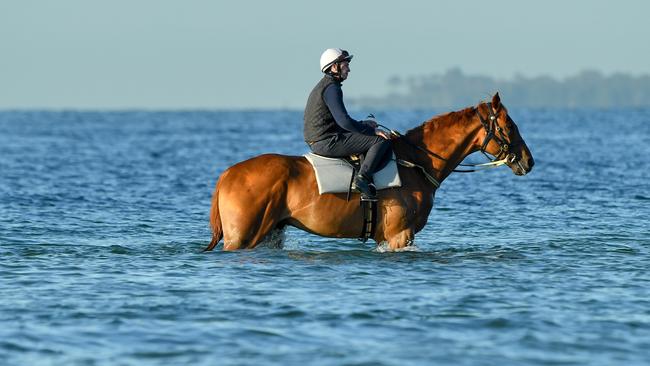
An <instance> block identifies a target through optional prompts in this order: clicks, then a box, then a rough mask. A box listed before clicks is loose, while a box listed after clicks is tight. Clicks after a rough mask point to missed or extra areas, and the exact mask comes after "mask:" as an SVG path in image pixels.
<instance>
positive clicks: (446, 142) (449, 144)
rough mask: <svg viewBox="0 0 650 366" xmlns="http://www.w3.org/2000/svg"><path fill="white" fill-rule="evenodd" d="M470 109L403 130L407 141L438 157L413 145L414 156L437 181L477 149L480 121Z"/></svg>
mask: <svg viewBox="0 0 650 366" xmlns="http://www.w3.org/2000/svg"><path fill="white" fill-rule="evenodd" d="M472 111H474V109H472V110H471V111H470V110H464V111H460V112H453V113H449V114H446V115H443V116H440V117H437V118H434V119H432V120H430V121H427V122H425V123H424V124H423V125H422V126H420V127H418V129H420V130H418V129H416V130H414V131H413V133H409V134H407V139H409V141H410V142H411V143H413V144H415V145H417V146H421V147H424V148H425V149H427V150H429V151H430V152H432V153H434V154H436V155H438V156H439V157H440V158H442V159H439V158H436V157H434V156H431V155H428V154H426V153H424V152H422V151H417V150H415V149H413V150H415V151H414V153H413V154H414V156H417V160H420V161H422V162H423V163H424V164H425V165H427V166H429V167H430V168H431V169H432V172H433V173H434V176H435V178H436V179H437V180H438V181H439V182H442V181H443V180H445V178H447V177H448V176H449V174H451V172H452V171H453V170H454V169H455V168H456V167H457V166H458V164H460V163H461V162H462V161H463V159H465V157H467V156H468V155H469V154H471V153H473V152H475V151H477V150H478V138H477V137H478V133H479V132H480V130H481V124H480V122H479V121H478V118H477V117H476V113H475V112H474V113H472ZM443 159H444V160H443Z"/></svg>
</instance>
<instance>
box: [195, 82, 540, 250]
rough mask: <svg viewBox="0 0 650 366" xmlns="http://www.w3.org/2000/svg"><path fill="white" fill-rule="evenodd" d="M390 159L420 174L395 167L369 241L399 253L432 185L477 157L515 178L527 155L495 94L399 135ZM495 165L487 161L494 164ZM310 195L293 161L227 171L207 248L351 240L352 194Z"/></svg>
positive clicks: (302, 163)
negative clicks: (286, 233)
mask: <svg viewBox="0 0 650 366" xmlns="http://www.w3.org/2000/svg"><path fill="white" fill-rule="evenodd" d="M392 147H393V150H394V152H395V155H396V157H397V158H398V159H404V160H408V161H410V162H413V163H415V164H417V165H419V166H421V167H422V168H424V169H423V170H418V169H408V168H404V167H399V174H400V176H401V178H402V187H400V188H391V189H385V190H380V191H378V192H377V193H378V198H379V201H378V203H377V206H378V210H377V215H378V218H377V226H376V230H375V233H374V237H373V239H374V240H375V241H376V242H377V243H380V242H383V241H386V242H388V245H389V247H390V248H391V249H400V248H404V247H406V246H408V245H410V244H411V243H412V242H413V238H414V236H415V233H417V232H418V231H420V230H422V228H423V227H424V225H425V224H426V223H427V219H428V216H429V212H431V208H432V207H433V196H434V194H435V190H436V187H435V186H434V185H433V184H432V183H431V181H430V180H428V179H427V177H429V178H431V177H432V178H434V179H435V180H437V182H442V181H443V180H444V179H445V178H446V177H447V176H448V175H449V174H450V173H451V172H452V171H453V170H454V169H455V168H456V167H457V166H458V165H459V164H460V162H461V161H462V160H463V159H464V158H465V157H466V156H468V155H469V154H471V153H473V152H475V151H479V150H481V151H483V152H485V153H488V154H491V155H493V156H495V157H496V159H500V158H505V161H506V164H507V165H508V166H509V167H510V169H512V171H513V172H514V174H516V175H524V174H526V173H528V172H529V171H530V170H531V169H532V167H533V164H534V162H533V157H532V155H531V153H530V151H529V150H528V147H527V146H526V144H525V142H524V140H523V139H522V137H521V136H520V135H519V131H518V129H517V126H516V125H515V123H514V122H513V121H512V119H511V118H510V116H508V111H507V110H506V108H505V107H504V106H503V105H502V104H501V101H500V98H499V94H498V93H497V94H495V95H494V97H493V98H492V102H491V103H481V104H479V105H478V106H476V107H470V108H467V109H464V110H462V111H458V112H451V113H447V114H445V115H442V116H438V117H435V118H433V119H431V120H429V121H427V122H425V123H423V124H422V125H421V126H419V127H416V128H414V129H412V130H410V131H408V133H407V134H406V135H405V136H402V137H400V138H398V139H395V140H392ZM496 159H495V160H496ZM346 197H347V195H346V194H345V193H339V194H332V193H327V194H322V195H320V194H319V193H318V187H317V183H316V178H315V175H314V172H313V169H312V166H311V165H310V163H309V162H308V161H307V160H306V159H305V158H304V157H301V156H284V155H275V154H266V155H260V156H257V157H255V158H252V159H249V160H246V161H243V162H240V163H238V164H236V165H233V166H232V167H230V168H228V169H227V170H226V171H225V172H224V173H223V174H222V175H221V177H220V178H219V181H218V182H217V185H216V188H215V191H214V195H213V197H212V209H211V212H210V224H211V226H212V230H213V236H212V242H211V243H210V245H209V246H208V248H206V250H212V249H213V248H214V247H215V246H216V245H217V243H218V242H219V241H220V240H221V238H222V237H223V239H224V246H223V248H224V250H235V249H242V248H254V247H255V246H257V245H258V244H259V243H260V242H261V241H262V240H263V239H264V238H265V237H266V236H267V235H268V234H269V233H271V232H272V231H273V230H275V229H282V228H283V227H284V226H285V225H291V226H295V227H297V228H300V229H303V230H305V231H308V232H310V233H314V234H317V235H322V236H328V237H336V238H355V237H358V236H359V231H360V228H361V227H362V224H363V211H362V207H361V205H359V200H358V194H355V195H354V196H353V198H352V199H351V200H349V201H348V200H347V199H346Z"/></svg>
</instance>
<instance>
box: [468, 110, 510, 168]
mask: <svg viewBox="0 0 650 366" xmlns="http://www.w3.org/2000/svg"><path fill="white" fill-rule="evenodd" d="M485 104H486V105H487V107H488V118H487V120H486V119H484V118H483V116H482V115H481V112H480V111H479V108H478V107H477V108H476V114H477V115H478V119H479V120H480V121H481V124H482V125H483V128H484V129H485V132H486V134H485V139H484V140H483V145H481V153H483V155H485V157H487V158H488V160H490V161H491V162H495V161H499V160H501V159H500V158H501V156H502V155H504V156H505V158H504V159H503V161H505V162H507V163H514V162H515V161H517V155H516V154H514V153H508V152H509V151H510V149H511V148H512V146H514V145H513V144H512V143H511V142H508V139H507V137H506V135H505V134H504V132H503V128H501V126H499V124H498V123H497V116H496V115H495V114H494V111H493V110H492V103H485ZM492 140H494V141H495V142H496V143H497V144H498V145H499V153H498V154H497V155H496V156H494V157H491V156H490V155H489V154H488V153H487V152H486V150H485V149H486V148H487V146H488V144H489V143H490V141H492Z"/></svg>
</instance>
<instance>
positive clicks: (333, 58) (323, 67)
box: [320, 48, 352, 72]
mask: <svg viewBox="0 0 650 366" xmlns="http://www.w3.org/2000/svg"><path fill="white" fill-rule="evenodd" d="M350 60H352V55H351V54H350V53H349V52H348V51H346V50H342V49H340V48H328V49H326V50H325V52H323V54H322V55H320V71H322V72H327V69H329V68H330V66H332V65H334V64H335V63H337V62H341V61H348V62H349V61H350Z"/></svg>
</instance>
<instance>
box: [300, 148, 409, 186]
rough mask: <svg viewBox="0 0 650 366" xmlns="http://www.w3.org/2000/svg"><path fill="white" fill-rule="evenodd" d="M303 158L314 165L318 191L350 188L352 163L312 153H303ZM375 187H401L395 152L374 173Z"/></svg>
mask: <svg viewBox="0 0 650 366" xmlns="http://www.w3.org/2000/svg"><path fill="white" fill-rule="evenodd" d="M305 158H307V160H308V161H309V162H310V163H311V165H312V167H314V173H315V174H316V182H318V193H320V194H323V193H342V192H347V191H348V189H349V188H350V181H351V180H352V174H354V169H353V168H352V165H350V163H348V162H347V161H345V160H343V159H337V158H326V157H324V156H320V155H316V154H314V153H307V154H305ZM374 181H375V187H376V188H377V190H380V189H386V188H392V187H401V186H402V181H401V180H400V178H399V173H398V172H397V164H396V163H395V154H393V155H392V157H391V160H390V161H389V162H388V164H387V165H386V166H385V167H384V169H382V170H380V171H378V172H376V173H375V175H374Z"/></svg>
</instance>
